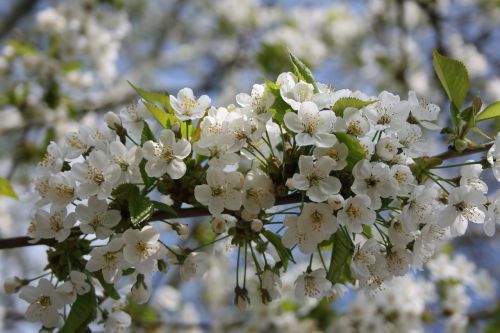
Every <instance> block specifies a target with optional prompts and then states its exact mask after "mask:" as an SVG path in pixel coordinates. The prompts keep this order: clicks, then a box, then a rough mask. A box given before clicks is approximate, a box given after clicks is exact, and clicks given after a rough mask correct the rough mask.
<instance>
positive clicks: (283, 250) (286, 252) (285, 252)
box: [262, 230, 295, 270]
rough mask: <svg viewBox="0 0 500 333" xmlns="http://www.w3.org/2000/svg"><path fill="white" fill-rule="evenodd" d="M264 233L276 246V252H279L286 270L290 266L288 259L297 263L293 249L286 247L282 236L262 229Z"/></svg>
mask: <svg viewBox="0 0 500 333" xmlns="http://www.w3.org/2000/svg"><path fill="white" fill-rule="evenodd" d="M262 235H263V236H264V237H266V238H267V240H268V241H269V242H270V243H271V244H273V246H274V248H275V249H276V252H278V255H279V257H280V260H281V262H282V263H283V268H284V269H285V270H286V268H287V266H288V261H291V262H293V263H295V260H294V259H293V255H292V251H290V249H288V248H287V247H285V245H283V243H282V241H281V237H280V236H279V235H276V234H275V233H273V232H272V231H269V230H262Z"/></svg>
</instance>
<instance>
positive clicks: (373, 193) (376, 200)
mask: <svg viewBox="0 0 500 333" xmlns="http://www.w3.org/2000/svg"><path fill="white" fill-rule="evenodd" d="M352 175H353V176H354V183H353V184H352V186H351V189H352V191H353V192H354V193H356V194H364V195H367V196H368V197H370V199H371V207H372V208H373V209H379V208H380V207H381V206H382V201H381V200H380V197H384V198H388V197H392V196H394V195H395V194H396V192H397V190H398V187H397V183H396V180H395V179H394V178H393V177H392V176H391V170H390V168H389V166H388V165H387V164H385V163H380V162H378V163H370V162H369V161H368V160H364V159H363V160H361V161H359V162H358V163H356V165H355V166H354V168H353V169H352Z"/></svg>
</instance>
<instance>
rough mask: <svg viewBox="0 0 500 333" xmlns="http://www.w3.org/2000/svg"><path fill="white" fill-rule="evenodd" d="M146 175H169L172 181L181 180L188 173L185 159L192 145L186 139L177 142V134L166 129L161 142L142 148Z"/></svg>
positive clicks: (162, 132) (162, 133)
mask: <svg viewBox="0 0 500 333" xmlns="http://www.w3.org/2000/svg"><path fill="white" fill-rule="evenodd" d="M142 151H143V155H144V158H145V159H146V160H147V161H148V162H147V163H146V173H147V174H148V176H150V177H161V176H163V175H164V174H165V173H167V174H168V175H169V176H170V178H172V179H179V178H181V177H182V176H184V174H185V173H186V164H184V161H183V159H185V158H186V157H188V156H189V154H190V153H191V144H190V143H189V142H188V141H187V140H186V139H180V140H179V141H177V142H176V141H175V134H174V132H172V131H171V130H169V129H164V130H163V131H161V134H160V142H153V141H147V142H146V143H144V146H143V148H142Z"/></svg>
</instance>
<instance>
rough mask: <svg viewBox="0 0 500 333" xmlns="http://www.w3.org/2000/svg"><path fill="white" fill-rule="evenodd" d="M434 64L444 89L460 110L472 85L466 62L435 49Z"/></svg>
mask: <svg viewBox="0 0 500 333" xmlns="http://www.w3.org/2000/svg"><path fill="white" fill-rule="evenodd" d="M432 54H433V60H432V64H433V65H434V71H435V72H436V75H437V77H438V78H439V81H440V82H441V85H442V86H443V89H444V91H445V92H446V94H447V95H448V98H449V99H450V101H451V102H452V104H453V106H454V107H455V109H456V110H457V111H458V110H460V108H461V107H462V104H463V103H464V100H465V97H466V96H467V92H468V91H469V87H470V80H469V74H468V73H467V68H465V66H464V64H463V63H461V62H460V61H458V60H455V59H451V58H448V57H445V56H443V55H441V54H439V52H438V51H436V50H434V51H433V53H432Z"/></svg>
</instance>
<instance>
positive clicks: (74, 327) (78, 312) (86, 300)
mask: <svg viewBox="0 0 500 333" xmlns="http://www.w3.org/2000/svg"><path fill="white" fill-rule="evenodd" d="M96 310H97V299H96V296H95V292H94V288H92V290H90V292H88V293H86V294H83V295H78V296H77V297H76V301H75V303H74V304H73V306H72V307H71V311H70V312H69V315H68V318H67V319H66V322H65V323H64V326H63V327H62V328H61V329H60V330H59V333H74V332H86V331H87V328H88V325H89V324H90V323H91V322H92V321H93V320H94V319H95V317H96V312H97V311H96Z"/></svg>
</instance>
